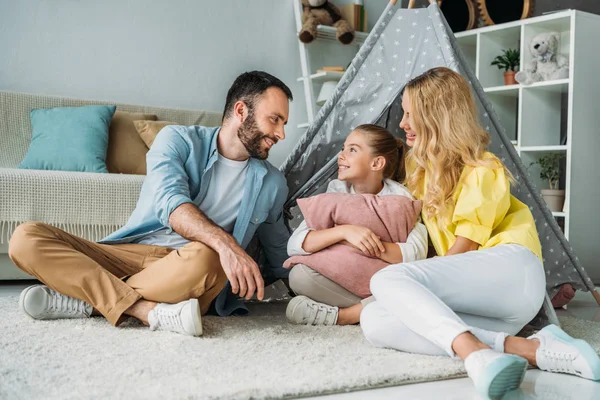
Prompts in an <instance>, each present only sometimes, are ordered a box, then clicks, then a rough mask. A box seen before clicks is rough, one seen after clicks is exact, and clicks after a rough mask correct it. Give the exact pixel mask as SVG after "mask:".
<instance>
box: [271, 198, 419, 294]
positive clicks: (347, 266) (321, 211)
mask: <svg viewBox="0 0 600 400" xmlns="http://www.w3.org/2000/svg"><path fill="white" fill-rule="evenodd" d="M298 206H299V207H300V211H302V214H303V215H304V218H305V220H306V225H307V226H308V227H309V228H311V229H316V230H322V229H328V228H333V227H334V226H336V225H359V226H364V227H366V228H369V229H371V230H372V231H373V232H374V233H375V234H377V235H378V236H379V237H381V240H382V241H384V242H393V243H398V242H400V243H403V242H406V239H407V238H408V235H409V233H410V231H411V230H412V229H413V227H414V226H415V224H416V222H417V219H418V217H419V213H420V212H421V206H422V202H421V201H418V200H411V199H409V198H407V197H405V196H400V195H390V196H377V195H358V194H345V193H324V194H320V195H317V196H313V197H309V198H306V199H299V200H298ZM296 264H304V265H306V266H308V267H310V268H312V269H314V270H315V271H317V272H319V273H320V274H322V275H324V276H326V277H327V278H329V279H331V280H332V281H334V282H336V283H337V284H339V285H341V286H343V287H344V288H346V289H347V290H349V291H351V292H352V293H354V294H356V295H357V296H360V297H363V298H366V297H369V296H370V295H371V291H370V289H369V281H370V280H371V277H372V276H373V274H375V272H377V271H379V270H380V269H382V268H384V267H386V266H387V265H388V263H386V262H385V261H382V260H380V259H378V258H371V257H368V256H365V255H364V254H363V253H362V252H361V251H360V250H358V249H355V248H354V247H350V246H345V245H342V244H335V245H332V246H329V247H327V248H326V249H323V250H321V251H319V252H316V253H314V254H310V255H307V256H294V257H291V258H289V259H288V260H287V261H286V262H285V263H284V265H283V266H284V268H291V267H293V266H294V265H296Z"/></svg>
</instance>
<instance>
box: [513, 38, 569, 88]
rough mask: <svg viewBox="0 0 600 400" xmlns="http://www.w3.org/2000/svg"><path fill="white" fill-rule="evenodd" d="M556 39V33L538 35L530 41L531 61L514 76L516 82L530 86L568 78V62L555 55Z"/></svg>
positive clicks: (556, 49)
mask: <svg viewBox="0 0 600 400" xmlns="http://www.w3.org/2000/svg"><path fill="white" fill-rule="evenodd" d="M558 38H559V34H558V32H548V33H540V34H539V35H536V36H535V37H534V38H533V39H532V40H531V43H530V44H529V50H530V51H531V55H532V56H533V60H532V61H531V62H530V63H528V65H526V66H525V69H524V70H523V71H519V72H518V73H517V74H516V75H515V79H516V80H517V82H519V83H522V84H523V85H531V84H532V83H535V82H541V81H548V80H553V79H565V78H568V77H569V60H568V59H567V57H565V56H563V55H561V54H557V51H558Z"/></svg>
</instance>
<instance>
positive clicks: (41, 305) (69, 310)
mask: <svg viewBox="0 0 600 400" xmlns="http://www.w3.org/2000/svg"><path fill="white" fill-rule="evenodd" d="M19 308H21V311H23V312H24V313H25V314H27V315H28V316H29V317H31V318H33V319H61V318H89V317H90V314H91V313H92V310H93V307H92V306H91V305H89V304H88V303H86V302H85V301H83V300H79V299H75V298H73V297H69V296H66V295H64V294H62V293H58V292H57V291H55V290H52V289H50V288H49V287H47V286H44V285H33V286H29V287H27V288H25V289H23V291H22V292H21V296H20V297H19Z"/></svg>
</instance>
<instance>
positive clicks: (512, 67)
mask: <svg viewBox="0 0 600 400" xmlns="http://www.w3.org/2000/svg"><path fill="white" fill-rule="evenodd" d="M520 58H521V54H520V53H519V50H517V49H508V50H502V55H499V56H497V57H496V58H494V61H492V64H491V65H495V66H497V67H498V69H503V70H504V71H505V72H504V84H505V85H516V84H517V81H516V80H515V74H516V73H517V68H519V63H520Z"/></svg>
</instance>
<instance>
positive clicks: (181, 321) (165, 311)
mask: <svg viewBox="0 0 600 400" xmlns="http://www.w3.org/2000/svg"><path fill="white" fill-rule="evenodd" d="M148 322H149V323H150V330H153V331H155V330H157V329H158V330H161V331H169V332H176V333H182V334H184V335H189V336H201V335H202V319H201V316H200V304H199V303H198V299H190V300H186V301H182V302H181V303H177V304H167V303H159V304H157V305H156V307H154V308H153V309H152V311H150V313H149V314H148Z"/></svg>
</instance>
